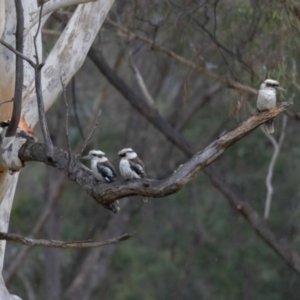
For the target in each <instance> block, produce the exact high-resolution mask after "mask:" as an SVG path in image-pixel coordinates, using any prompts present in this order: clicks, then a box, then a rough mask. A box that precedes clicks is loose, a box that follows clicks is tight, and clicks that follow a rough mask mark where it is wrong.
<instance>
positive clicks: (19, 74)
mask: <svg viewBox="0 0 300 300" xmlns="http://www.w3.org/2000/svg"><path fill="white" fill-rule="evenodd" d="M15 7H16V14H17V30H16V50H17V51H18V52H20V53H23V44H24V43H23V40H24V38H23V32H24V15H23V13H24V12H23V6H22V1H21V0H15ZM23 69H24V68H23V59H22V58H21V57H20V56H17V57H16V73H15V74H16V75H15V78H16V79H15V94H14V99H13V102H14V104H13V111H12V117H11V121H10V123H9V125H8V128H7V131H6V134H5V136H6V137H11V136H14V135H15V134H16V131H17V128H18V125H19V122H20V117H21V110H22V91H23V81H24V71H23Z"/></svg>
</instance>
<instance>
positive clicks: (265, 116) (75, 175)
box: [19, 102, 289, 206]
mask: <svg viewBox="0 0 300 300" xmlns="http://www.w3.org/2000/svg"><path fill="white" fill-rule="evenodd" d="M287 106H289V103H286V102H284V103H281V104H280V105H279V106H278V107H275V108H273V109H271V110H269V111H266V112H262V113H259V114H256V115H253V116H251V117H250V118H249V119H248V120H246V121H245V122H243V123H242V124H241V125H240V126H238V127H237V128H236V129H234V130H232V131H230V132H228V133H226V134H224V135H222V136H221V137H219V138H218V139H216V140H215V141H214V142H212V143H211V144H210V145H209V146H208V147H207V148H205V149H204V150H203V151H200V152H198V153H197V154H195V155H194V156H193V157H192V158H191V159H190V160H189V161H187V162H186V163H185V164H183V165H182V166H181V167H180V168H179V169H178V170H176V171H175V172H174V174H173V175H171V176H170V177H169V178H167V179H164V180H153V179H143V180H132V181H121V182H115V183H110V184H99V182H97V181H96V179H95V177H94V175H93V173H92V172H91V170H89V169H88V168H86V167H85V166H83V165H82V164H81V163H79V162H77V161H73V162H72V164H71V166H70V169H69V155H68V153H67V152H66V151H63V150H61V149H58V148H54V152H53V161H49V160H48V159H47V157H46V155H45V153H44V148H45V145H43V144H39V143H32V142H31V141H28V142H27V143H26V144H25V145H23V146H22V148H21V149H20V151H19V158H20V159H21V160H22V161H24V162H26V161H41V162H44V163H45V164H47V165H50V166H53V167H56V168H58V169H59V170H62V171H64V172H65V173H66V174H68V177H69V178H70V179H71V180H73V181H75V182H76V183H77V184H79V185H80V186H81V187H82V188H84V189H85V190H86V192H87V193H88V194H89V195H91V196H92V197H93V198H94V199H96V200H97V201H98V202H99V203H100V204H102V205H105V206H107V205H109V204H111V203H113V202H114V201H115V200H117V199H120V198H124V197H127V196H133V195H142V196H148V197H154V198H160V197H165V196H167V195H170V194H174V193H176V192H177V191H179V190H180V189H181V188H183V187H184V186H185V185H186V184H187V183H188V182H189V181H190V180H192V179H193V177H195V175H196V174H197V173H199V172H200V170H202V169H203V168H205V167H207V166H208V165H210V164H211V163H212V162H214V161H215V160H216V159H218V158H219V157H220V156H222V154H223V153H224V152H225V150H226V149H227V148H228V147H230V146H231V145H233V144H234V143H236V142H237V141H239V140H240V139H242V138H243V137H245V136H246V135H248V134H249V133H250V132H252V131H253V130H254V129H255V128H257V127H258V126H260V125H261V124H263V123H265V122H266V121H267V120H269V119H272V118H274V117H276V116H277V115H278V114H279V113H281V112H283V111H284V110H285V109H286V107H287ZM68 170H69V171H70V173H68Z"/></svg>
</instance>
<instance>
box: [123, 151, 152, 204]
mask: <svg viewBox="0 0 300 300" xmlns="http://www.w3.org/2000/svg"><path fill="white" fill-rule="evenodd" d="M118 155H119V157H120V165H119V168H120V173H121V175H122V177H123V178H124V179H129V180H132V179H140V178H144V177H146V173H145V169H144V163H143V162H142V161H141V160H140V159H139V157H138V156H137V154H136V153H135V152H134V151H133V150H132V149H131V148H124V149H122V150H120V151H119V152H118ZM143 201H144V202H147V201H148V199H147V197H143Z"/></svg>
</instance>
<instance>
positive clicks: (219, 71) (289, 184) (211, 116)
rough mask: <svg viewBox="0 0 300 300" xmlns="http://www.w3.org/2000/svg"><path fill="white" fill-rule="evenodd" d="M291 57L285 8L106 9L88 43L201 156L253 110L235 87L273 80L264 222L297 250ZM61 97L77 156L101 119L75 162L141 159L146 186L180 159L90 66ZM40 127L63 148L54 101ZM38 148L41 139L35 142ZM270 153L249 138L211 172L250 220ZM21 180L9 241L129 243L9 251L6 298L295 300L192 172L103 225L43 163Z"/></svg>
mask: <svg viewBox="0 0 300 300" xmlns="http://www.w3.org/2000/svg"><path fill="white" fill-rule="evenodd" d="M73 10H74V8H69V9H65V10H62V9H61V10H59V11H57V12H56V13H55V14H53V15H52V16H51V17H50V19H49V20H48V22H47V23H46V25H45V27H44V30H43V47H44V49H45V53H44V56H45V57H46V56H47V54H48V53H47V49H51V47H52V45H53V44H54V43H55V42H56V40H57V38H58V36H59V34H60V32H61V31H62V29H63V28H64V26H65V24H66V21H67V20H68V19H69V18H70V16H71V14H72V11H73ZM128 30H129V31H130V33H128ZM134 34H136V35H139V36H141V37H144V38H147V39H148V41H149V40H150V42H145V39H144V40H143V39H141V38H138V37H137V36H136V35H134ZM157 46H159V47H164V49H167V50H168V51H173V53H175V54H177V55H178V56H180V57H183V58H185V59H186V60H188V61H190V62H191V63H192V64H194V65H195V66H200V67H201V68H200V69H201V70H202V71H199V70H200V69H199V70H198V71H197V70H196V69H195V68H194V69H193V68H190V67H189V66H187V65H186V64H182V63H181V62H180V61H179V60H178V59H174V57H172V56H171V55H166V54H165V53H163V52H162V51H161V50H160V49H159V47H157ZM299 48H300V6H299V4H297V1H284V0H281V1H280V0H279V1H258V0H257V1H256V0H252V1H251V0H249V1H238V0H236V1H235V0H224V1H221V0H220V1H218V0H214V1H212V0H206V1H196V0H194V1H193V0H190V1H188V0H177V1H176V0H174V1H170V0H169V1H165V0H153V1H149V0H140V1H137V0H128V1H116V2H115V4H114V6H113V8H112V10H111V11H110V13H109V17H108V19H107V20H106V21H105V23H104V26H103V28H102V29H101V31H100V32H99V34H98V36H97V38H96V40H95V42H94V45H93V49H94V50H97V51H102V55H103V59H104V61H106V63H107V64H108V65H109V66H110V67H111V68H112V69H113V72H114V74H115V75H117V76H119V77H120V78H121V79H122V80H123V81H124V82H125V83H126V84H127V85H128V86H129V87H130V89H132V90H133V91H134V92H135V93H137V94H138V95H139V96H140V97H142V98H143V99H144V101H146V102H147V103H149V104H151V105H152V106H154V107H156V108H157V110H158V111H159V112H160V114H161V115H162V116H163V118H164V119H165V120H166V121H167V122H168V123H169V124H170V125H171V126H172V127H173V128H176V129H177V130H178V131H179V132H180V133H181V134H182V135H183V136H184V137H185V138H186V139H187V140H188V141H189V142H190V144H191V145H193V146H194V147H195V148H196V149H197V150H199V151H200V150H202V149H204V148H205V147H206V146H207V145H208V144H209V143H210V142H212V141H213V140H214V139H216V138H217V137H218V136H219V135H220V134H222V132H224V130H226V131H229V130H231V129H232V128H234V127H236V126H237V125H238V124H239V123H240V122H242V121H243V120H244V119H246V118H247V117H248V116H250V115H251V114H252V110H251V108H250V107H249V105H248V104H250V106H251V107H252V108H255V102H256V96H255V94H254V93H248V92H247V91H245V90H241V89H240V90H238V89H235V88H232V86H231V84H230V82H231V81H232V80H233V81H235V82H239V83H241V84H244V85H246V86H251V87H253V88H255V89H258V88H259V86H260V84H261V82H263V81H264V80H265V79H266V78H273V79H276V80H279V81H280V83H281V85H282V86H283V87H284V88H285V89H286V92H285V93H284V94H281V95H280V100H282V101H283V100H291V99H292V100H293V101H294V105H293V106H291V107H290V109H291V110H292V111H293V112H294V113H289V114H288V119H287V125H286V127H285V128H283V130H284V133H285V139H284V140H283V143H282V146H281V149H280V152H279V155H278V158H277V160H276V165H275V168H274V172H273V179H272V185H273V188H274V194H273V197H272V206H271V211H270V215H269V223H270V224H271V226H272V228H273V229H274V231H275V232H276V233H277V234H278V235H279V236H284V237H285V238H286V239H287V240H288V241H289V242H290V244H291V245H292V246H293V247H294V249H295V250H298V251H300V238H299V236H300V234H299V229H300V220H299V216H300V191H299V180H300V140H299V126H300V120H299V118H300V115H299V113H298V114H297V113H296V112H297V111H299V108H300V105H299V100H298V99H299V93H300V84H299V75H298V72H299V71H298V70H299V68H300V55H299ZM78 51H80V49H78ZM203 70H204V71H203ZM208 73H209V74H208ZM212 74H215V75H217V76H215V77H213V76H212ZM138 76H141V78H142V82H143V83H144V84H145V86H146V87H147V90H148V92H149V94H150V95H151V96H149V95H148V94H147V93H145V89H144V90H143V89H142V88H141V85H140V84H139V81H138ZM226 80H228V84H226ZM224 82H225V84H224ZM66 92H67V99H68V103H69V107H70V127H69V132H70V139H71V146H72V149H74V151H75V152H76V149H78V148H80V146H81V145H82V142H83V140H84V138H85V137H86V136H87V135H88V134H89V132H90V130H91V128H92V127H93V124H94V121H95V119H96V116H97V113H98V111H99V109H101V111H102V113H101V116H100V120H99V124H98V126H97V129H96V131H95V133H94V135H93V137H92V139H91V141H90V143H89V145H88V149H86V152H88V151H89V150H91V149H101V150H102V151H104V152H105V153H106V154H107V157H108V158H109V159H110V161H112V162H113V164H114V165H115V167H116V169H118V161H117V160H116V159H117V152H118V151H119V150H120V149H122V148H124V147H132V148H133V149H134V150H135V151H136V152H137V153H138V155H139V157H140V158H141V159H142V160H143V161H144V163H145V167H146V172H147V176H148V177H149V178H155V179H161V178H164V177H166V176H167V175H170V174H171V173H172V172H173V171H174V170H176V169H177V168H178V167H179V166H180V165H181V164H182V163H183V162H185V161H186V160H187V157H186V155H185V154H184V153H182V151H181V150H180V149H179V148H178V147H176V146H175V145H173V144H172V143H170V142H169V141H168V139H167V138H166V137H165V136H164V135H163V134H162V133H161V132H160V131H159V130H157V129H155V128H154V127H153V125H152V124H151V123H150V122H149V121H148V120H147V119H146V118H145V117H144V116H143V115H141V114H140V112H139V111H137V110H136V109H135V108H134V107H133V106H132V105H131V104H130V101H127V99H125V97H124V96H123V95H121V94H120V93H119V92H118V91H117V90H116V88H115V87H114V86H113V85H112V84H111V83H109V82H108V81H107V79H106V77H105V76H104V75H103V74H102V72H101V70H99V68H98V67H97V66H96V65H95V63H94V62H93V61H92V60H91V59H89V58H88V57H87V59H86V61H85V63H84V65H83V67H82V68H81V70H80V71H79V72H78V73H77V74H76V75H75V78H74V79H73V80H72V82H71V83H70V84H69V85H68V87H67V91H66ZM152 100H154V103H152V102H151V101H152ZM47 120H48V123H49V126H50V131H51V134H52V138H53V141H54V143H55V145H57V146H59V147H62V148H64V149H67V145H66V134H65V103H64V99H63V97H61V100H60V101H57V102H56V103H55V105H53V107H52V108H51V109H50V110H49V112H48V113H47ZM282 122H283V115H280V116H279V117H278V118H276V121H275V134H274V137H275V139H276V140H278V139H279V136H280V135H281V134H282V133H283V132H282ZM37 136H38V138H39V139H40V140H41V139H42V137H41V135H40V133H39V132H37ZM77 152H78V150H77ZM273 153H274V147H273V144H272V142H271V141H270V139H269V138H268V137H267V136H266V135H265V134H264V132H263V131H262V130H261V129H260V128H258V129H256V130H255V131H254V132H252V133H251V134H250V135H249V136H247V137H246V138H244V139H242V140H241V141H239V142H238V143H237V144H235V145H234V146H232V147H231V148H230V149H229V150H227V151H226V152H225V154H224V155H223V157H222V158H221V159H219V160H218V161H216V162H215V163H213V165H212V168H213V169H214V171H215V172H216V173H217V174H218V175H219V176H220V177H221V178H222V179H224V180H226V182H228V183H229V184H230V186H231V188H232V189H233V190H234V192H235V193H237V194H238V195H239V196H240V198H241V199H243V200H244V201H247V202H248V203H249V204H250V205H251V206H252V207H253V208H254V209H255V210H256V211H258V212H259V213H260V214H261V215H263V214H264V208H265V199H266V194H267V189H266V185H265V181H266V177H267V173H268V168H269V165H270V161H271V158H272V155H273ZM26 168H27V170H26V172H22V171H21V176H20V181H19V184H18V188H17V192H16V198H15V202H14V206H13V210H12V216H11V222H10V228H9V231H10V232H15V233H19V234H22V235H24V236H35V237H36V238H49V239H56V240H87V239H92V240H107V239H109V238H114V237H116V236H118V235H121V234H123V233H126V232H129V233H130V232H134V236H133V237H132V238H131V239H130V240H128V241H125V242H121V243H119V244H115V245H112V246H106V247H103V248H94V249H79V250H62V249H43V248H30V249H29V248H26V247H24V246H20V245H17V244H13V243H8V245H7V251H6V258H5V261H6V266H5V268H4V276H5V279H6V282H7V286H8V287H9V289H10V291H11V292H13V293H16V294H18V295H19V296H21V297H23V299H29V300H35V299H46V300H48V299H49V300H50V299H51V300H53V299H65V300H71V299H72V300H83V299H91V300H94V299H95V300H96V299H114V300H125V299H126V300H133V299H143V300H144V299H145V300H148V299H149V300H150V299H161V300H163V299H209V300H223V299H230V300H231V299H232V300H238V299H245V300H251V299H260V300H269V299H270V300H271V299H272V300H281V299H295V300H296V299H299V295H300V285H299V275H297V274H296V273H295V272H294V271H292V270H291V269H290V268H289V267H288V266H287V264H286V263H285V262H284V261H283V260H282V259H281V258H280V257H279V256H278V255H277V254H275V253H274V251H273V250H272V249H271V248H270V247H269V245H268V244H266V243H265V242H264V241H263V240H262V239H261V238H260V236H258V235H257V234H256V232H255V230H254V229H253V228H252V227H251V226H250V225H249V224H248V223H247V222H246V221H245V220H244V218H243V216H242V215H241V214H239V213H238V212H237V211H236V210H235V209H234V208H232V206H231V205H230V203H229V202H228V199H226V198H225V197H224V196H223V194H222V193H220V191H219V190H218V189H217V188H216V187H215V186H213V185H212V183H211V182H210V180H209V179H208V178H207V177H206V176H205V175H204V174H203V173H200V174H199V175H197V176H196V177H195V178H194V180H193V181H192V182H190V183H189V184H188V185H187V186H186V187H185V188H183V189H182V190H181V191H180V192H178V193H176V194H174V195H171V196H168V197H165V198H160V199H151V198H150V199H149V202H148V203H143V202H142V200H141V197H133V198H130V199H122V200H120V212H119V213H118V214H116V215H114V214H112V213H111V212H110V211H107V210H105V209H104V208H103V207H102V206H100V205H99V204H97V203H96V202H95V201H94V200H93V199H91V198H90V197H89V196H88V195H86V193H85V192H84V191H83V190H82V189H80V187H78V186H77V185H76V184H74V183H72V182H70V181H69V180H68V179H67V178H66V176H65V175H64V174H62V173H59V172H58V171H57V170H54V169H51V168H50V167H48V166H45V165H43V164H41V163H27V165H26ZM119 179H120V180H121V178H120V175H119ZM24 249H26V250H24ZM17 258H18V259H19V261H18V260H17ZM16 262H18V263H17V264H15V265H13V263H16ZM12 266H14V269H13V268H12Z"/></svg>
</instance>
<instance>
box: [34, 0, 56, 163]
mask: <svg viewBox="0 0 300 300" xmlns="http://www.w3.org/2000/svg"><path fill="white" fill-rule="evenodd" d="M42 11H43V2H42V5H41V9H40V18H39V24H38V28H37V30H36V34H35V36H34V37H33V44H34V49H35V59H36V65H35V68H34V70H35V91H36V98H37V104H38V114H39V120H40V122H41V128H42V133H43V137H44V141H45V144H46V155H47V157H48V159H50V160H51V159H52V156H53V143H52V140H51V137H50V133H49V129H48V124H47V120H46V115H45V107H44V99H43V93H42V78H41V69H42V67H43V64H40V63H39V54H38V50H37V37H38V35H39V31H40V27H41V18H42Z"/></svg>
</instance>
